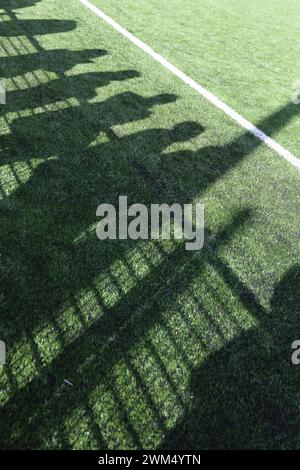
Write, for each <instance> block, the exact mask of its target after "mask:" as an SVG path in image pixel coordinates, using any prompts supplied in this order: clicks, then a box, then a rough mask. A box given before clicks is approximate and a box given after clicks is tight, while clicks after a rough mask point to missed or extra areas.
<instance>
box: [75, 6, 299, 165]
mask: <svg viewBox="0 0 300 470" xmlns="http://www.w3.org/2000/svg"><path fill="white" fill-rule="evenodd" d="M79 1H80V2H81V3H82V4H83V5H85V6H86V7H87V8H89V9H90V10H91V11H92V12H93V13H95V15H97V16H99V18H101V19H102V20H103V21H105V22H106V23H108V24H109V25H110V26H112V27H113V28H114V29H115V30H116V31H118V32H119V33H120V34H122V35H123V36H124V37H125V38H127V39H129V41H131V42H132V43H133V44H135V45H136V46H137V47H139V48H140V49H142V50H143V51H144V52H146V54H148V55H149V56H151V57H152V58H153V59H154V60H156V61H157V62H159V63H160V64H161V65H162V66H163V67H165V68H166V69H167V70H169V71H170V72H171V73H173V74H174V75H176V77H178V78H180V80H182V81H183V82H184V83H186V84H187V85H189V86H190V87H191V88H193V89H194V90H195V91H197V92H198V93H199V94H200V95H202V96H203V97H204V98H206V99H207V100H208V101H210V103H212V104H213V105H214V106H216V107H217V108H219V109H220V110H221V111H223V112H224V113H225V114H227V116H230V117H231V118H232V119H233V120H234V121H236V122H237V123H238V124H239V125H240V126H242V127H243V128H244V129H246V130H247V131H249V132H251V134H253V135H254V136H255V137H256V138H257V139H259V140H261V141H262V142H263V143H264V144H265V145H267V146H268V147H269V148H270V149H272V150H274V152H276V153H277V154H278V155H280V156H281V157H283V158H284V159H285V160H287V161H288V162H289V163H290V164H291V165H293V166H294V167H296V168H297V169H298V170H299V171H300V160H299V159H298V158H297V157H296V156H295V155H293V154H292V153H291V152H289V151H288V150H286V149H285V148H284V147H282V145H280V144H278V143H277V142H276V141H275V140H273V139H271V137H269V136H267V134H265V133H264V132H263V131H261V130H260V129H258V128H257V127H255V126H254V125H253V124H251V122H250V121H247V119H245V118H243V116H241V115H240V114H239V113H237V112H236V111H234V109H232V108H231V107H230V106H228V105H227V104H226V103H224V102H223V101H222V100H220V99H219V98H218V97H217V96H215V95H214V94H213V93H211V92H210V91H208V90H207V89H206V88H204V87H203V86H202V85H199V83H197V82H195V81H194V80H193V79H192V78H190V77H189V76H188V75H186V74H185V73H184V72H182V71H181V70H179V69H178V68H177V67H175V66H174V65H173V64H171V63H170V62H169V61H168V60H166V59H165V58H164V57H162V56H161V55H160V54H158V53H157V52H155V51H154V50H153V49H152V48H151V47H149V46H148V45H147V44H145V43H144V42H143V41H141V40H140V39H138V38H137V37H136V36H134V35H133V34H131V33H130V32H129V31H127V30H126V29H125V28H123V27H122V26H121V25H119V23H117V22H116V21H115V20H113V19H112V18H110V16H108V15H106V14H105V13H104V12H103V11H101V10H99V8H97V7H96V6H95V5H93V4H92V3H90V2H89V1H88V0H79Z"/></svg>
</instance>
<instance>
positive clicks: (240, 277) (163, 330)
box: [0, 0, 300, 449]
mask: <svg viewBox="0 0 300 470" xmlns="http://www.w3.org/2000/svg"><path fill="white" fill-rule="evenodd" d="M68 4H69V5H67V6H65V5H63V6H62V5H61V4H60V3H58V2H55V1H54V0H42V1H29V0H28V1H23V0H22V1H18V2H12V1H10V2H6V3H5V8H4V5H1V7H2V8H3V13H4V15H3V18H2V20H3V21H2V23H1V26H2V29H1V28H0V35H2V37H1V40H2V41H1V57H0V75H1V76H3V77H5V78H6V79H7V81H6V83H7V87H8V94H7V95H8V96H7V105H6V107H5V109H3V110H1V111H2V115H1V127H0V129H1V136H0V142H1V150H0V151H1V154H0V159H1V160H0V161H1V168H0V181H1V201H0V217H1V227H2V230H1V234H0V249H1V261H0V275H1V293H0V312H1V321H0V338H1V339H3V340H5V342H6V344H7V348H8V364H7V366H5V367H2V368H1V370H0V383H1V389H0V403H1V416H0V420H1V421H0V444H1V448H78V449H90V448H100V449H107V448H110V449H117V448H122V449H124V448H168V449H171V448H174V449H176V448H177V449H180V448H192V447H194V448H236V447H238V448H239V447H252V448H265V447H266V448H273V447H275V448H289V447H298V435H297V433H295V426H296V427H297V424H298V419H299V418H298V416H299V399H298V392H297V390H298V389H299V385H300V382H299V378H298V373H297V372H298V371H297V369H296V368H294V367H293V366H292V365H291V362H290V353H291V350H290V347H291V343H292V341H293V340H294V339H295V338H296V337H297V333H298V331H299V325H298V323H299V313H300V312H299V305H300V303H299V298H298V297H297V296H298V295H299V294H298V292H299V289H298V286H299V234H298V217H299V207H300V205H299V202H300V196H299V194H298V193H299V191H298V189H299V174H298V173H297V172H296V171H295V170H294V169H293V168H290V167H289V166H288V165H287V164H286V162H284V161H282V160H281V159H279V158H278V157H277V156H275V155H273V154H272V153H271V152H270V151H269V150H268V149H265V148H264V147H261V146H260V143H259V142H258V141H257V140H255V139H254V138H253V137H252V136H249V135H247V134H245V133H244V132H242V131H241V130H240V129H239V128H237V127H236V126H235V125H234V124H232V123H231V122H230V121H229V120H227V118H225V117H224V116H222V114H221V113H219V112H218V111H216V110H214V109H212V108H211V107H210V105H209V104H207V103H205V102H204V101H203V100H202V99H201V98H200V97H199V98H198V96H197V97H195V95H194V94H193V93H192V92H191V91H190V90H187V89H186V88H185V87H184V86H182V85H181V84H180V83H178V82H177V81H176V80H175V79H174V78H173V77H170V76H169V75H167V74H166V73H165V71H162V70H160V69H157V65H156V64H153V63H152V62H151V61H149V60H148V58H145V57H144V56H143V55H142V54H140V53H139V52H138V51H136V50H135V48H134V47H131V46H130V45H128V44H127V42H126V41H123V40H122V39H121V38H119V37H118V36H117V35H115V34H113V33H112V32H111V30H110V29H109V28H106V27H105V26H103V25H102V24H101V23H100V24H99V21H98V20H97V19H95V18H94V17H93V16H92V15H90V13H89V12H87V11H85V10H84V9H82V6H81V5H80V4H79V3H78V2H76V1H75V0H73V1H72V2H68ZM22 6H24V9H21V7H22ZM15 7H18V9H16V10H15ZM25 7H26V8H25ZM27 7H28V9H27ZM74 18H75V19H76V20H74ZM27 21H30V24H29V23H28V22H27ZM3 23H4V26H3ZM45 25H46V26H45ZM47 25H48V26H47ZM53 25H54V26H53ZM47 27H48V28H49V30H48V31H47V30H46V29H47ZM57 29H59V31H58V30H57ZM8 31H9V32H8ZM91 32H92V34H91ZM297 112H298V109H297V108H296V107H295V106H293V105H290V104H285V105H284V106H283V107H281V108H278V109H277V108H275V109H274V110H273V111H272V113H271V114H270V115H269V116H268V117H267V118H265V119H264V120H262V121H261V122H260V123H259V126H260V127H267V128H268V129H269V131H270V132H271V133H276V132H277V131H279V130H280V129H281V128H284V127H285V126H286V125H288V123H289V122H290V121H291V120H292V119H294V118H295V116H296V115H297ZM120 194H125V195H127V196H128V199H129V204H130V203H134V202H139V203H144V204H146V205H147V206H149V205H150V204H151V203H157V202H159V203H160V202H161V203H162V202H166V203H170V204H171V203H173V202H179V203H180V204H184V203H187V202H191V201H194V202H195V201H203V202H204V203H205V205H206V240H205V246H204V248H203V250H201V252H199V253H190V252H186V251H185V250H184V245H183V244H182V243H180V242H173V241H164V242H154V241H153V242H147V243H146V242H142V241H140V242H133V241H109V242H107V243H106V242H100V241H99V240H98V239H97V238H96V233H95V226H96V223H97V219H96V215H95V214H96V208H97V206H98V205H99V204H101V203H103V202H105V203H111V204H114V205H117V202H118V197H119V195H120ZM64 379H68V380H69V381H71V382H72V383H73V384H74V385H73V387H70V386H68V385H67V384H66V383H65V382H64Z"/></svg>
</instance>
